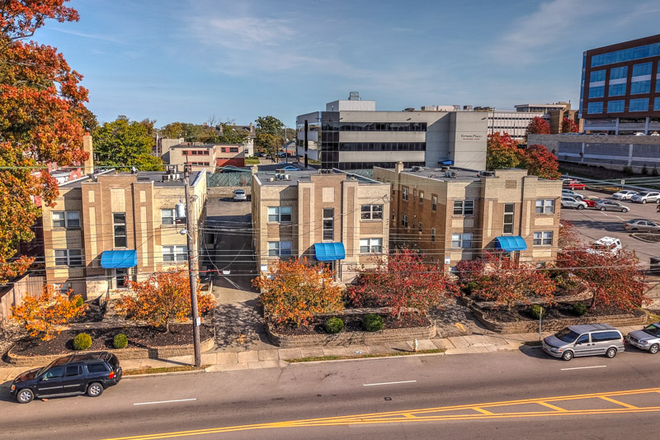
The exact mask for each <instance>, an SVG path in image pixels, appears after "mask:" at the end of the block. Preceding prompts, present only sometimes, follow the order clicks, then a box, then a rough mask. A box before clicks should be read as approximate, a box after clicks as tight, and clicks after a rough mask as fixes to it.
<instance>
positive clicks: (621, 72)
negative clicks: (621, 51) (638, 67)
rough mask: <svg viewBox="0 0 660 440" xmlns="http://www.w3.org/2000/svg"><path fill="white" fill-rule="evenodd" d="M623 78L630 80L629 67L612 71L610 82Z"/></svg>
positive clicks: (615, 68) (616, 68)
mask: <svg viewBox="0 0 660 440" xmlns="http://www.w3.org/2000/svg"><path fill="white" fill-rule="evenodd" d="M623 78H626V79H627V78H628V66H623V67H614V68H612V69H610V81H612V80H613V79H623Z"/></svg>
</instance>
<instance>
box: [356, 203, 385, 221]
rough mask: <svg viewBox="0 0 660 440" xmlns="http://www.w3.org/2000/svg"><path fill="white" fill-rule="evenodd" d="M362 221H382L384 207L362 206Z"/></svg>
mask: <svg viewBox="0 0 660 440" xmlns="http://www.w3.org/2000/svg"><path fill="white" fill-rule="evenodd" d="M360 219H362V220H382V219H383V205H362V206H361V208H360Z"/></svg>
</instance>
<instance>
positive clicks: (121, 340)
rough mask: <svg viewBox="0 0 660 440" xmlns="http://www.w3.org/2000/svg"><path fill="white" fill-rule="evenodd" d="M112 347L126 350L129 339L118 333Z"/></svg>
mask: <svg viewBox="0 0 660 440" xmlns="http://www.w3.org/2000/svg"><path fill="white" fill-rule="evenodd" d="M112 345H113V347H115V348H117V349H121V348H126V346H127V345H128V338H127V337H126V335H125V334H123V333H117V334H116V335H115V337H114V338H113V339H112Z"/></svg>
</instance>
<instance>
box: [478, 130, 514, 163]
mask: <svg viewBox="0 0 660 440" xmlns="http://www.w3.org/2000/svg"><path fill="white" fill-rule="evenodd" d="M486 146H487V148H486V168H488V169H489V170H498V169H506V168H515V167H517V166H518V164H519V163H520V155H521V152H520V148H518V142H516V141H515V140H513V139H511V136H510V135H509V134H508V133H504V134H502V133H499V132H497V133H493V134H489V135H488V142H487V145H486Z"/></svg>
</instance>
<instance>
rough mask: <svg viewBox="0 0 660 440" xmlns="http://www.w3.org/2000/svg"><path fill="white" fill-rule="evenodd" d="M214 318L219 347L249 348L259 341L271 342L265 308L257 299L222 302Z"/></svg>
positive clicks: (216, 339)
mask: <svg viewBox="0 0 660 440" xmlns="http://www.w3.org/2000/svg"><path fill="white" fill-rule="evenodd" d="M213 320H214V324H215V332H216V333H215V342H216V345H217V346H218V348H242V349H248V348H251V347H254V346H255V345H257V344H259V343H265V344H270V342H269V341H268V337H267V335H266V330H265V328H264V319H263V309H262V308H261V307H260V306H259V305H258V300H257V299H251V300H248V301H243V302H235V303H232V304H220V305H218V306H217V307H216V309H215V313H214V318H213Z"/></svg>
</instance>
